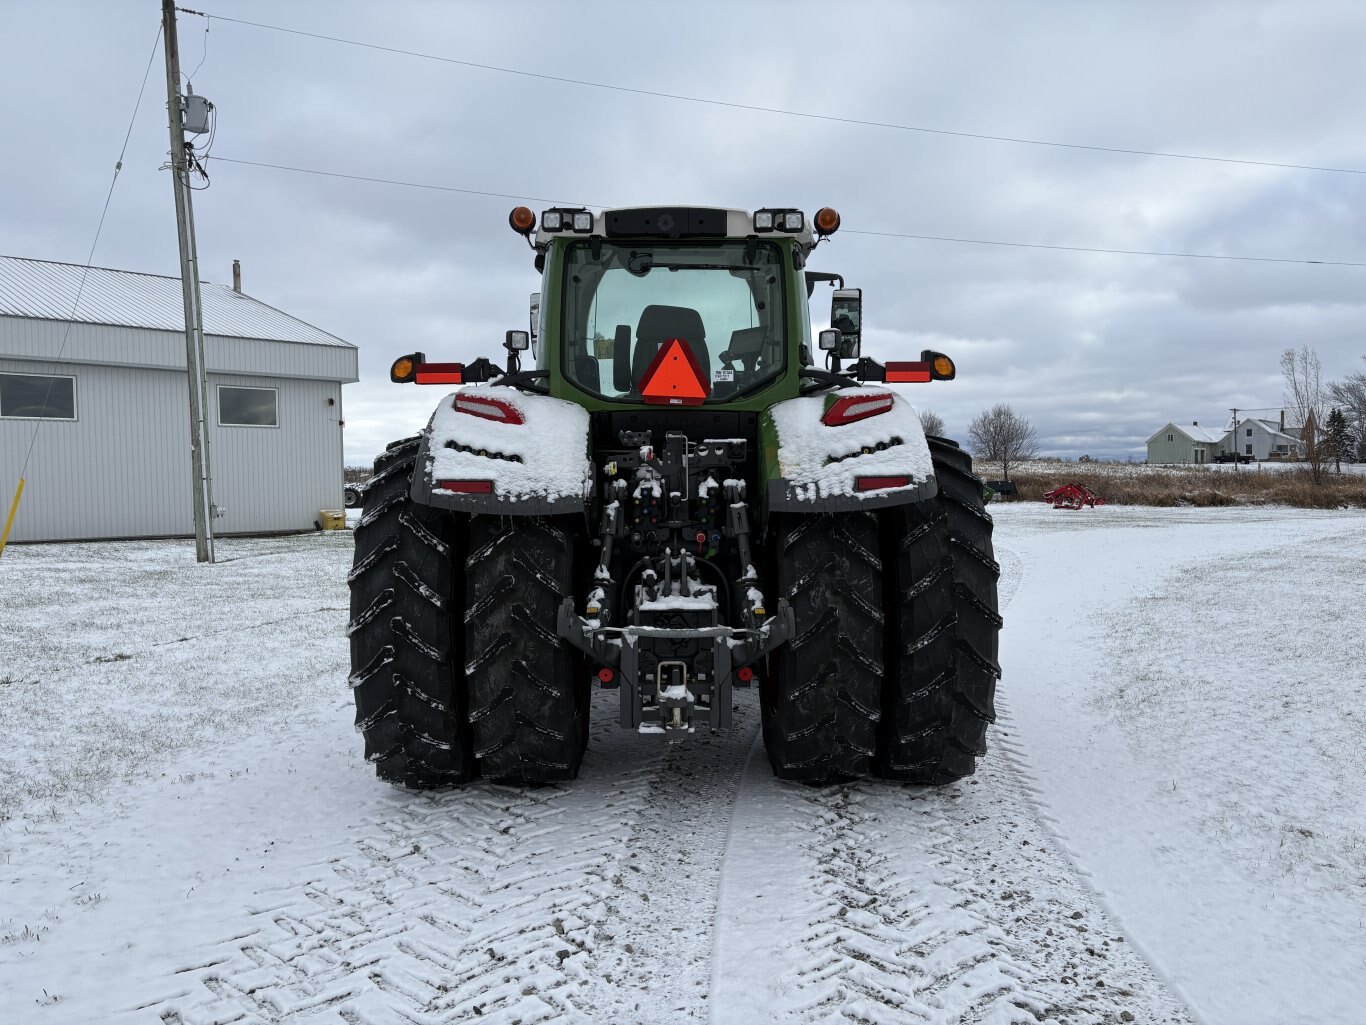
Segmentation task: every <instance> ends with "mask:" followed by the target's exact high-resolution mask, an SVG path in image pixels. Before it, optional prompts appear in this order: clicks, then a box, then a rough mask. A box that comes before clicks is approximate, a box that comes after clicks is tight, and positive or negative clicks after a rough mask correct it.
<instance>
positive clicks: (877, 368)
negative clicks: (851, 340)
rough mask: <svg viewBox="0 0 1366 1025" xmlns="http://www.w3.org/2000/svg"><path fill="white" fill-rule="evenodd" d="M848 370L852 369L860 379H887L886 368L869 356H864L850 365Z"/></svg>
mask: <svg viewBox="0 0 1366 1025" xmlns="http://www.w3.org/2000/svg"><path fill="white" fill-rule="evenodd" d="M850 370H852V371H853V373H854V376H855V377H857V378H858V379H859V380H860V381H886V380H887V368H886V367H884V366H883V365H882V364H881V363H879V362H878V361H877V360H875V359H872V358H871V357H869V356H864V357H863V358H862V359H860V360H859V361H858V362H857V363H855V364H854V365H853V366H852V367H850Z"/></svg>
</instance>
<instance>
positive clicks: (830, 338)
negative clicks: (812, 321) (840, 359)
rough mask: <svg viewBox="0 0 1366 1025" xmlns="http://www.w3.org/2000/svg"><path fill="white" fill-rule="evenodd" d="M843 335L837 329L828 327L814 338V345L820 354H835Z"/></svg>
mask: <svg viewBox="0 0 1366 1025" xmlns="http://www.w3.org/2000/svg"><path fill="white" fill-rule="evenodd" d="M843 340H844V335H843V334H842V333H841V332H840V330H839V328H834V327H828V328H826V329H825V330H824V331H822V332H821V333H820V334H819V335H817V336H816V344H817V345H818V346H820V349H821V351H822V352H835V351H837V350H838V349H839V348H840V344H841V342H843Z"/></svg>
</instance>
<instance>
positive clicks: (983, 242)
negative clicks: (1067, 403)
mask: <svg viewBox="0 0 1366 1025" xmlns="http://www.w3.org/2000/svg"><path fill="white" fill-rule="evenodd" d="M212 159H214V160H220V161H222V162H223V163H225V164H242V165H244V166H247V167H264V168H270V169H271V170H275V171H292V172H294V173H296V174H314V175H320V176H322V177H325V178H343V179H346V180H349V181H361V182H373V183H374V184H377V185H397V186H401V187H403V188H408V189H427V190H431V191H433V192H456V193H461V194H463V195H467V196H488V197H492V198H494V199H511V200H521V201H523V202H528V203H551V204H554V205H562V206H586V207H596V208H598V209H604V208H607V207H611V206H613V205H614V204H612V203H588V202H585V201H583V200H566V199H546V198H544V197H542V196H525V195H516V194H513V193H508V192H487V191H484V190H482V189H467V188H462V187H457V186H454V185H434V184H431V183H428V182H410V181H403V180H401V179H398V178H375V177H369V176H367V175H360V174H343V173H341V172H339V171H323V170H319V169H317V168H312V167H293V166H290V165H288V164H271V163H266V162H264V161H259V160H238V159H235V158H233V157H221V156H215V157H213V158H212ZM840 233H841V234H844V235H875V236H879V237H883V238H908V239H918V240H920V241H924V242H953V243H959V244H962V245H974V246H1007V247H1009V248H1012V249H1052V250H1057V251H1061V252H1068V253H1101V254H1106V255H1111V256H1161V257H1170V258H1173V259H1185V260H1234V261H1240V262H1246V263H1297V264H1313V265H1316V266H1320V267H1366V262H1352V261H1349V260H1303V259H1296V258H1294V257H1285V256H1233V255H1228V254H1224V253H1182V252H1167V251H1162V250H1150V249H1106V248H1101V247H1099V246H1063V245H1049V244H1046V243H1042V242H1006V241H1002V240H1000V239H984V238H961V237H957V236H952V235H917V234H912V233H910V232H900V231H871V230H860V229H858V228H842V229H841V232H840Z"/></svg>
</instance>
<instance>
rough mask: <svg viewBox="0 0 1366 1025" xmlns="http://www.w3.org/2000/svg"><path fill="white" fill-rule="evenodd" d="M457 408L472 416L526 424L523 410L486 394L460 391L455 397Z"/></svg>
mask: <svg viewBox="0 0 1366 1025" xmlns="http://www.w3.org/2000/svg"><path fill="white" fill-rule="evenodd" d="M455 408H456V409H457V410H458V411H459V412H461V413H468V414H470V416H482V417H483V418H484V419H485V420H497V421H498V422H499V423H505V424H524V423H526V421H525V420H523V419H522V414H521V411H520V410H518V409H517V407H516V406H514V405H512V404H511V403H509V402H504V401H503V400H502V399H491V398H488V397H487V396H484V395H470V394H468V393H464V392H462V393H460V394H458V395H456V397H455Z"/></svg>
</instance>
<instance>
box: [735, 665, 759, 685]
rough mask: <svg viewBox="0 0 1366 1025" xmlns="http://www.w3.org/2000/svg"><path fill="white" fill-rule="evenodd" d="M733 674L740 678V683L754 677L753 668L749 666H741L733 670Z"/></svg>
mask: <svg viewBox="0 0 1366 1025" xmlns="http://www.w3.org/2000/svg"><path fill="white" fill-rule="evenodd" d="M735 675H736V676H738V677H739V678H740V682H741V683H749V681H750V680H752V679H754V670H753V669H751V668H750V667H749V666H741V667H740V668H739V669H737V670H735Z"/></svg>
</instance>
